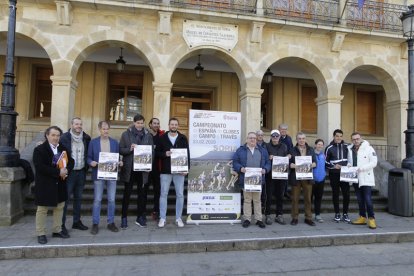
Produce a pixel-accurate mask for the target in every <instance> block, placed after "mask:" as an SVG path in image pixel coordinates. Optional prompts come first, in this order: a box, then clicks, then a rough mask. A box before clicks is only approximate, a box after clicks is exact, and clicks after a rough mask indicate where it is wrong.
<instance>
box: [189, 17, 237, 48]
mask: <svg viewBox="0 0 414 276" xmlns="http://www.w3.org/2000/svg"><path fill="white" fill-rule="evenodd" d="M183 37H184V40H185V42H186V43H187V45H188V47H190V48H194V47H197V46H203V45H204V46H217V47H220V48H223V49H225V50H226V51H229V52H230V51H232V50H233V48H234V47H235V46H236V44H237V41H238V39H239V28H238V26H237V25H231V24H219V23H210V22H203V21H193V20H184V23H183Z"/></svg>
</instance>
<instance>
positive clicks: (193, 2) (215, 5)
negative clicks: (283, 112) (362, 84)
mask: <svg viewBox="0 0 414 276" xmlns="http://www.w3.org/2000/svg"><path fill="white" fill-rule="evenodd" d="M77 1H80V0H77ZM343 1H344V2H345V0H343ZM114 2H118V3H120V2H124V3H127V4H128V5H131V4H133V5H134V6H135V7H138V6H139V4H146V5H157V6H168V7H171V8H184V9H192V10H194V9H196V10H200V11H214V12H223V13H230V14H240V15H250V16H257V17H260V16H262V17H266V18H272V19H279V20H284V21H292V22H302V23H312V24H320V25H329V26H335V25H338V26H339V25H340V26H342V27H346V28H352V29H359V30H369V31H379V32H392V33H395V32H397V33H398V32H402V24H401V21H400V19H399V17H400V16H401V14H402V12H405V11H407V10H408V7H407V6H405V5H397V4H388V3H383V2H380V1H368V0H366V1H365V4H364V6H363V7H362V8H359V7H358V0H348V1H346V2H345V7H344V8H343V9H341V8H340V7H341V5H340V0H114Z"/></svg>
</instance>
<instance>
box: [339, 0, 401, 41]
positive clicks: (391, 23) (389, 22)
mask: <svg viewBox="0 0 414 276" xmlns="http://www.w3.org/2000/svg"><path fill="white" fill-rule="evenodd" d="M407 10H408V7H407V6H403V5H396V4H388V3H382V2H376V1H365V4H364V6H363V7H362V9H360V8H358V1H355V2H348V5H347V7H346V12H347V16H346V26H347V27H353V28H356V29H363V30H375V31H386V32H401V33H402V23H401V20H400V16H401V13H402V12H405V11H407Z"/></svg>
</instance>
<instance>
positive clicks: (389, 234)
mask: <svg viewBox="0 0 414 276" xmlns="http://www.w3.org/2000/svg"><path fill="white" fill-rule="evenodd" d="M326 215H327V217H332V216H333V214H332V213H330V214H326ZM353 218H356V215H353V217H352V219H353ZM90 220H91V218H90V217H86V218H84V221H85V222H86V221H90ZM173 220H174V218H172V217H168V218H167V222H168V223H167V225H166V226H165V228H162V229H160V228H158V227H157V226H156V222H154V221H149V222H148V227H147V228H140V227H137V226H135V225H134V224H133V223H131V222H130V223H131V225H130V227H129V228H128V229H126V230H121V231H120V232H118V233H112V232H110V231H108V230H107V229H106V222H105V220H104V219H102V220H101V224H100V230H99V233H98V235H92V234H90V233H89V231H79V230H72V229H69V234H70V235H71V237H70V238H69V239H58V238H52V237H51V236H50V233H48V234H47V238H48V241H49V242H48V244H47V245H39V244H38V243H37V240H36V236H35V234H34V225H35V222H34V217H33V216H25V217H23V218H22V219H20V220H19V221H18V222H17V223H16V224H15V225H13V226H12V227H0V234H1V236H3V237H6V236H7V239H2V240H0V260H5V259H24V258H56V257H87V256H111V255H138V254H169V253H170V254H175V253H195V252H211V251H215V252H219V251H244V250H266V249H279V248H280V249H281V250H283V248H292V247H312V248H314V247H320V246H336V245H355V244H372V243H401V242H412V241H414V231H413V229H414V220H413V219H412V218H402V217H397V216H393V215H390V214H387V213H381V212H378V213H376V220H377V225H378V227H377V229H375V230H372V229H369V228H368V227H367V226H366V225H364V226H356V225H351V224H347V223H343V222H341V223H335V222H333V221H328V220H326V221H325V222H324V223H317V224H316V226H314V227H310V226H308V225H306V224H304V223H303V215H300V217H299V224H298V225H296V226H291V225H289V224H288V225H284V226H282V225H279V224H276V223H273V224H272V225H270V226H267V227H266V228H265V229H259V228H258V227H257V226H255V225H251V226H250V227H249V228H242V227H241V226H240V224H214V225H213V224H204V225H185V227H184V228H177V227H176V226H175V225H174V224H173V223H172V222H173ZM116 221H119V217H117V218H116ZM50 228H51V219H49V220H48V229H50Z"/></svg>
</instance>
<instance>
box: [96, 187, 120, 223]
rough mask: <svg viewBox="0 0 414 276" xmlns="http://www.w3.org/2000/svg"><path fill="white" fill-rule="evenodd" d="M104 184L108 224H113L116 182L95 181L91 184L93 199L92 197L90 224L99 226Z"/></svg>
mask: <svg viewBox="0 0 414 276" xmlns="http://www.w3.org/2000/svg"><path fill="white" fill-rule="evenodd" d="M105 184H106V194H107V197H108V210H107V214H108V219H107V221H108V224H110V223H113V222H114V217H115V192H116V180H95V181H94V182H93V187H94V193H93V194H94V197H93V209H92V223H93V224H99V218H100V216H101V201H102V195H103V189H104V186H105Z"/></svg>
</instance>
